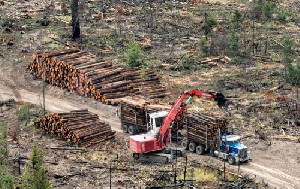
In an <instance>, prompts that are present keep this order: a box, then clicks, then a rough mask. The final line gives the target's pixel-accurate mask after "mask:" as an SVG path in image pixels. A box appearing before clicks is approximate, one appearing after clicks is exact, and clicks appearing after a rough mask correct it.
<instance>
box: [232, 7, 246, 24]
mask: <svg viewBox="0 0 300 189" xmlns="http://www.w3.org/2000/svg"><path fill="white" fill-rule="evenodd" d="M242 20H243V17H242V13H241V12H240V11H239V10H238V9H235V10H234V15H233V18H232V22H233V23H234V25H235V27H236V28H238V27H239V23H240V22H241V21H242Z"/></svg>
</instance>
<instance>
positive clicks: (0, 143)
mask: <svg viewBox="0 0 300 189" xmlns="http://www.w3.org/2000/svg"><path fill="white" fill-rule="evenodd" d="M6 137H7V125H6V124H3V125H2V127H1V131H0V165H6V164H7V158H8V153H9V152H8V146H7V143H6Z"/></svg>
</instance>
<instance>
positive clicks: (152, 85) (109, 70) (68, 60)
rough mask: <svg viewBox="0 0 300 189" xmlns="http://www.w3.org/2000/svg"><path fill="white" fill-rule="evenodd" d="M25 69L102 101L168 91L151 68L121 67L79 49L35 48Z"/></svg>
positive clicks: (152, 96) (160, 95) (159, 94)
mask: <svg viewBox="0 0 300 189" xmlns="http://www.w3.org/2000/svg"><path fill="white" fill-rule="evenodd" d="M32 59H33V60H32V62H31V63H30V64H29V65H28V69H29V70H30V71H31V72H32V74H33V75H35V76H36V77H38V78H41V79H44V80H45V81H46V82H49V83H50V84H51V85H54V86H58V87H61V88H65V89H67V90H69V91H71V92H76V93H78V94H80V95H82V96H85V97H91V98H94V99H96V100H99V101H101V102H103V103H105V104H118V102H119V101H120V100H119V99H120V98H122V97H125V96H137V95H140V96H144V97H145V98H148V99H153V98H162V97H165V96H166V95H167V94H168V93H167V91H166V87H165V86H164V85H162V84H161V82H160V77H159V76H158V75H157V74H156V73H155V71H154V70H153V69H150V68H148V69H142V68H122V67H121V66H120V65H113V64H112V63H111V62H107V61H104V60H102V59H99V58H97V57H95V56H93V55H91V54H89V53H87V52H83V51H80V50H78V49H63V50H51V51H37V52H36V53H35V54H34V55H33V56H32Z"/></svg>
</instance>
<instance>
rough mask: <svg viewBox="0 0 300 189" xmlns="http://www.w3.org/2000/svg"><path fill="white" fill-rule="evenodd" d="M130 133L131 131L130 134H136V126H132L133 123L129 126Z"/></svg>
mask: <svg viewBox="0 0 300 189" xmlns="http://www.w3.org/2000/svg"><path fill="white" fill-rule="evenodd" d="M128 133H129V134H130V135H134V134H135V127H134V126H132V125H130V126H129V127H128Z"/></svg>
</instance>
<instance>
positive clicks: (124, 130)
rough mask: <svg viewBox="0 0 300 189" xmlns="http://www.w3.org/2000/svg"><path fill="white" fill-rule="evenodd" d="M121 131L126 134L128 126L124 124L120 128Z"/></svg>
mask: <svg viewBox="0 0 300 189" xmlns="http://www.w3.org/2000/svg"><path fill="white" fill-rule="evenodd" d="M122 130H123V132H124V133H128V126H127V125H125V124H124V125H123V126H122Z"/></svg>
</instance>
